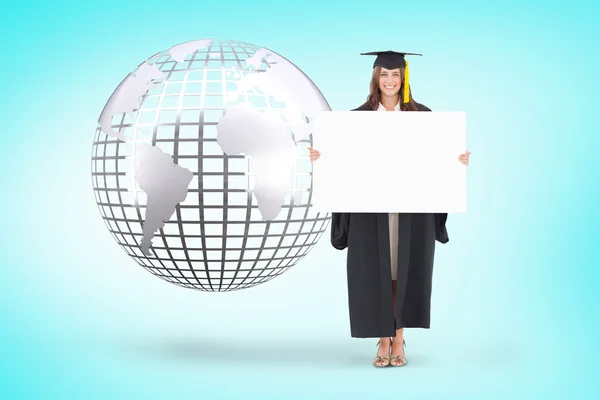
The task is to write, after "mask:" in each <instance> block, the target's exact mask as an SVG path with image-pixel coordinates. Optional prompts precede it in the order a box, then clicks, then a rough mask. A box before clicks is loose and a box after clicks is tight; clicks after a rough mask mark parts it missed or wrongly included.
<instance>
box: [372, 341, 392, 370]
mask: <svg viewBox="0 0 600 400" xmlns="http://www.w3.org/2000/svg"><path fill="white" fill-rule="evenodd" d="M380 342H381V339H380V340H378V341H377V344H376V345H375V346H377V352H379V343H380ZM391 349H392V338H391V337H390V350H391ZM382 361H383V363H382V364H379V363H380V362H382ZM373 365H374V366H375V367H377V368H383V367H387V366H388V365H390V355H389V354H388V355H387V357H386V356H380V355H376V356H375V359H374V360H373Z"/></svg>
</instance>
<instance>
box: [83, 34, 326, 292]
mask: <svg viewBox="0 0 600 400" xmlns="http://www.w3.org/2000/svg"><path fill="white" fill-rule="evenodd" d="M260 49H262V48H261V47H259V46H255V45H253V44H250V43H246V42H240V41H232V40H211V41H210V43H209V44H208V45H206V46H205V47H204V48H199V49H197V50H193V51H190V52H189V53H187V54H186V55H185V57H182V58H181V59H179V60H175V59H174V57H173V53H172V52H169V50H167V51H163V52H161V53H157V54H155V55H154V56H152V57H151V58H150V60H152V62H153V65H155V66H156V67H158V69H159V70H160V71H161V72H162V73H163V74H164V75H162V78H161V79H155V80H154V85H153V86H152V87H150V89H149V90H147V91H145V92H144V93H142V94H141V96H140V99H139V103H138V105H137V107H136V108H135V109H134V110H132V112H130V113H125V112H121V113H115V114H114V115H112V116H111V120H110V124H111V127H112V129H113V130H114V131H115V132H119V134H122V135H123V137H126V138H128V142H125V141H123V140H121V139H118V138H116V137H114V135H109V134H107V133H105V130H103V129H102V126H101V125H100V124H99V126H98V128H97V129H96V133H95V137H94V141H93V145H92V157H91V168H92V186H93V190H94V194H95V197H96V202H97V205H98V208H99V210H100V213H101V216H102V218H103V220H104V222H105V224H106V226H107V228H108V230H109V232H110V234H111V235H112V236H113V238H114V239H115V240H116V242H117V243H118V245H119V246H120V247H121V248H122V249H123V250H124V251H125V252H126V253H127V254H128V255H129V256H130V257H131V258H132V259H133V260H135V262H136V263H137V264H139V265H140V266H141V267H143V268H145V269H146V270H147V271H149V272H150V273H152V274H153V275H155V276H157V277H159V278H161V279H164V280H166V281H168V282H171V283H173V284H175V285H178V286H181V287H186V288H190V289H197V290H202V291H232V290H239V289H245V288H249V287H253V286H256V285H258V284H260V283H264V282H267V281H269V280H271V279H273V278H275V277H277V276H279V275H281V274H282V273H284V272H285V271H286V270H288V269H289V268H291V267H292V266H294V265H296V264H297V263H298V262H299V261H300V260H302V259H303V258H304V257H305V256H306V255H307V254H308V253H309V251H310V250H311V249H312V248H313V246H314V245H315V244H316V243H317V242H318V240H319V239H320V237H321V236H322V234H323V233H324V232H325V231H326V230H327V227H328V224H329V220H330V215H329V213H323V212H313V211H312V210H311V208H310V205H311V204H310V203H311V193H312V165H311V163H310V159H309V155H308V151H307V150H306V147H307V146H310V145H311V144H312V136H310V135H308V136H307V137H306V138H304V139H301V140H298V139H294V132H293V130H292V129H291V128H290V123H289V121H286V117H285V113H284V112H285V109H286V102H285V101H281V99H277V98H275V97H274V96H272V95H270V94H269V93H263V92H261V90H259V89H256V88H254V89H252V90H248V91H246V92H244V93H243V95H242V96H241V102H242V103H245V104H247V105H249V106H251V107H252V108H253V109H256V110H261V111H268V112H269V113H271V114H273V113H275V114H276V115H277V114H280V115H281V118H282V121H284V122H285V124H286V126H287V127H288V130H287V132H286V133H285V134H287V135H289V136H290V138H291V140H293V145H294V146H295V148H296V150H297V154H298V156H297V158H296V160H294V162H293V168H292V169H291V170H290V176H291V177H292V179H291V182H292V185H291V190H290V191H289V192H288V193H287V194H286V195H285V199H284V203H283V205H282V207H281V210H280V212H279V214H278V215H277V216H276V217H275V218H272V219H270V220H263V216H262V215H261V212H260V210H259V205H258V203H257V199H256V196H254V195H253V191H252V190H253V188H254V184H255V180H256V175H255V172H254V170H253V160H252V158H251V157H249V156H246V155H244V154H238V155H227V154H225V153H224V152H223V150H222V149H221V147H220V145H219V143H218V142H217V134H218V131H217V125H218V123H219V121H220V119H221V118H223V116H224V115H225V114H226V113H227V109H228V107H231V105H232V104H233V103H232V102H231V101H230V99H228V96H227V95H228V93H230V92H232V91H233V90H235V89H236V87H237V86H238V85H239V82H240V80H241V79H243V78H244V77H245V76H248V75H250V74H257V73H261V72H263V71H267V70H268V69H269V68H271V65H269V59H268V58H261V60H260V67H258V66H257V65H254V66H249V65H248V64H247V63H246V62H245V61H246V60H248V59H249V58H250V57H252V56H254V55H255V54H257V52H258V51H259V50H260ZM271 53H273V52H271ZM274 54H276V53H274ZM279 57H280V56H279ZM280 59H281V58H280ZM286 61H287V60H286ZM140 65H141V64H140ZM290 65H291V66H293V68H295V69H296V70H297V73H298V74H299V75H298V76H303V77H305V78H306V79H308V78H307V77H306V76H305V75H304V74H303V73H302V71H300V70H299V69H298V68H297V67H296V66H294V65H293V64H291V63H290ZM290 79H294V76H290ZM311 84H312V82H311ZM313 85H314V84H313ZM314 90H315V91H316V93H317V94H318V96H321V97H322V94H321V93H320V92H319V91H318V89H317V88H316V86H314ZM239 102H240V101H238V103H239ZM107 104H108V103H107ZM323 104H327V103H326V101H325V100H324V98H323ZM323 109H324V110H329V106H328V105H327V106H326V107H323ZM303 118H305V121H306V122H307V123H308V122H309V118H307V116H306V115H303ZM241 128H243V127H241ZM142 144H151V145H152V146H154V147H158V148H160V150H161V151H162V152H164V153H165V154H168V155H170V156H171V157H172V162H173V164H174V165H176V166H179V167H182V168H185V169H187V170H189V171H191V172H192V173H193V177H192V179H191V182H190V183H189V185H188V187H187V194H186V196H185V200H183V201H181V202H178V203H177V204H176V205H175V207H174V209H173V213H172V215H171V217H170V218H169V219H168V220H163V222H164V224H163V226H162V227H161V228H159V229H157V230H156V231H154V232H153V235H152V246H151V247H150V248H149V252H144V251H142V248H141V243H142V237H143V235H144V223H145V217H146V211H147V208H148V197H149V194H148V193H146V192H145V191H144V190H142V189H141V188H140V184H139V182H138V180H137V179H136V176H135V162H136V155H137V154H136V153H138V152H139V149H140V146H141V145H142ZM151 179H152V178H151Z"/></svg>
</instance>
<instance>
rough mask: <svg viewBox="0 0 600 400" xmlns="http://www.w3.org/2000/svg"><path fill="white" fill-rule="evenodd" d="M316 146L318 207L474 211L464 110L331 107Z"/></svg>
mask: <svg viewBox="0 0 600 400" xmlns="http://www.w3.org/2000/svg"><path fill="white" fill-rule="evenodd" d="M313 148H314V149H315V150H318V151H319V152H320V153H321V157H320V158H319V159H318V160H316V161H315V162H314V163H313V194H312V207H313V208H314V209H315V210H316V211H323V212H327V211H329V212H423V213H425V212H427V213H437V212H441V213H445V212H448V213H456V212H466V209H467V195H466V193H467V188H466V168H467V167H466V166H465V165H463V164H461V163H460V162H459V161H458V157H459V155H460V154H462V153H465V152H466V120H465V113H464V112H402V111H401V112H359V111H323V112H320V113H317V114H316V115H315V116H314V119H313Z"/></svg>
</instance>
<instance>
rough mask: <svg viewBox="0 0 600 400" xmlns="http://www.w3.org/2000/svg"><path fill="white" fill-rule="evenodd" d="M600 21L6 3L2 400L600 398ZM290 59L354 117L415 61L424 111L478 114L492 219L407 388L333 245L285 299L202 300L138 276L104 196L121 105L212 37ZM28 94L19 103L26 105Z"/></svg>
mask: <svg viewBox="0 0 600 400" xmlns="http://www.w3.org/2000/svg"><path fill="white" fill-rule="evenodd" d="M599 10H600V7H599V6H594V5H593V2H592V1H587V2H586V1H545V2H542V1H528V2H518V1H502V2H501V1H489V2H487V4H485V3H484V2H482V1H474V2H469V1H428V2H403V1H397V2H381V3H377V2H373V3H368V2H349V1H344V2H337V1H335V2H334V1H331V2H324V1H312V0H307V1H302V2H297V3H293V2H287V1H259V0H258V1H245V2H242V1H234V0H230V1H227V2H218V1H212V2H204V1H173V2H158V1H144V2H142V1H102V2H85V3H83V2H75V1H72V2H47V1H30V2H27V3H25V2H23V3H22V2H4V3H3V5H2V6H1V10H0V11H1V12H0V22H1V23H0V33H1V35H0V40H1V42H2V50H3V55H2V63H0V72H1V76H2V84H3V87H4V88H5V91H4V94H3V96H2V98H1V100H0V102H1V105H2V106H1V108H0V109H1V110H2V118H1V121H2V126H1V129H2V132H1V135H0V138H1V139H0V140H1V146H0V151H1V152H2V153H1V157H0V167H1V171H2V187H3V188H4V190H3V191H2V197H1V200H0V205H1V207H0V210H1V211H2V223H3V224H2V228H3V229H2V231H1V235H2V240H1V241H0V243H1V246H2V248H1V250H2V251H1V252H0V262H1V266H2V278H1V279H0V313H1V318H2V323H1V330H0V355H1V356H0V368H1V369H2V370H1V371H0V388H1V391H0V397H2V398H7V399H17V398H44V399H50V398H52V399H54V398H57V399H71V398H73V399H83V398H85V399H96V398H97V399H108V398H119V399H121V398H122V399H134V398H144V399H150V398H157V399H161V398H165V399H175V398H177V399H179V398H202V399H221V398H222V399H261V400H266V399H331V398H344V399H366V398H369V399H372V398H387V397H393V398H402V397H404V398H411V399H413V398H414V399H506V398H510V399H546V400H547V399H559V398H561V399H562V398H570V399H592V398H597V397H596V396H597V395H598V393H600V383H599V381H598V379H597V371H598V357H599V356H600V345H599V343H598V340H597V333H598V332H599V331H600V330H599V328H600V317H599V315H600V313H599V307H598V306H599V303H600V292H599V291H598V290H597V287H598V281H599V278H600V272H599V271H600V263H599V262H598V244H597V235H598V227H599V226H600V218H599V213H598V206H599V205H600V201H599V196H598V194H599V192H600V187H599V182H600V173H599V172H600V167H599V166H598V164H597V161H596V154H597V151H598V149H599V147H600V146H599V145H600V143H599V140H598V128H599V125H598V122H597V121H598V118H597V97H596V96H597V93H598V90H599V89H600V87H599V86H600V85H599V83H598V82H599V80H598V71H599V70H600V56H599V55H598V54H599V53H598V42H599V41H600V40H599V39H600V29H599V28H598V26H599V25H598V23H597V21H598V20H599V17H600V12H599ZM210 37H214V38H219V39H233V40H241V41H246V42H250V43H253V44H256V45H259V46H264V47H268V48H271V49H273V50H275V51H276V52H278V53H280V54H282V55H283V56H284V57H286V58H288V59H289V60H290V61H292V62H293V63H295V64H296V65H297V66H298V67H299V68H301V69H302V70H303V71H304V72H305V73H306V74H307V75H308V76H309V77H310V78H311V79H312V80H313V81H314V82H315V83H316V84H317V86H318V87H319V88H320V89H321V91H322V92H323V94H324V95H325V97H326V98H327V100H328V101H329V103H330V105H331V106H332V108H333V109H336V110H346V109H350V108H354V107H357V106H358V105H360V104H362V102H363V101H364V99H365V97H366V95H367V91H368V83H369V77H370V72H371V65H372V61H373V60H372V58H369V57H361V56H359V53H360V52H365V51H373V50H387V49H395V50H400V51H409V52H421V53H423V54H424V56H423V57H413V58H411V59H410V66H411V83H412V88H413V94H414V97H415V99H416V100H417V101H419V102H422V103H424V104H426V105H427V106H429V107H430V108H432V109H433V110H456V111H466V112H467V120H468V130H467V131H468V133H467V143H468V149H469V150H470V151H471V152H472V155H471V162H470V166H469V168H468V212H467V213H466V214H457V215H451V216H450V217H449V222H448V229H449V234H450V242H449V243H447V244H445V245H438V247H437V250H436V266H435V276H434V292H433V300H432V301H433V306H432V328H431V329H430V330H414V329H413V330H407V332H406V333H405V337H406V342H407V348H406V353H407V356H408V359H409V364H408V365H407V366H406V367H404V368H399V369H398V368H388V369H383V370H380V369H375V368H373V367H372V366H371V364H370V363H371V360H372V358H373V356H374V355H375V351H376V348H375V342H376V340H374V339H353V338H350V334H349V323H348V315H347V303H346V295H347V292H346V281H345V279H346V278H345V266H344V265H345V264H344V263H345V252H340V251H336V250H335V249H333V248H332V247H331V246H330V245H329V242H328V238H327V236H324V237H323V238H322V240H321V242H319V243H318V244H317V246H316V247H315V248H314V249H313V251H312V252H311V253H310V254H309V255H308V256H307V257H306V258H305V259H304V260H303V262H301V263H300V264H299V265H297V266H295V267H294V268H293V269H291V270H290V271H288V272H286V273H285V274H284V275H282V276H281V277H279V278H277V279H275V280H273V281H271V282H269V283H266V284H264V285H259V286H258V287H255V288H252V289H247V290H243V291H239V292H233V293H205V292H195V291H192V290H186V289H182V288H179V287H177V286H175V285H172V284H168V283H167V282H164V281H162V280H160V279H157V278H156V277H154V276H152V275H151V274H149V273H148V272H146V271H144V270H143V269H142V268H140V267H138V266H137V265H136V264H135V263H134V262H133V261H132V260H131V259H130V258H129V257H128V256H127V255H126V254H125V253H124V252H123V251H122V250H121V249H120V248H119V247H118V246H117V244H116V243H115V242H114V241H113V239H112V237H111V236H110V235H109V233H108V231H107V229H106V227H105V226H104V223H103V222H102V220H101V217H100V213H99V212H98V209H97V206H96V204H95V200H94V196H93V193H92V186H91V179H90V161H89V160H90V154H91V146H92V139H93V134H94V131H95V128H96V124H97V119H98V116H99V115H100V112H101V110H102V107H103V106H104V104H105V102H106V101H107V99H108V97H109V96H110V94H111V93H112V91H113V90H114V89H115V87H116V86H117V85H118V84H119V82H121V80H122V79H123V78H124V77H125V76H126V74H127V73H128V72H129V71H130V70H132V69H133V68H135V67H136V66H137V65H138V64H139V63H140V62H141V61H143V60H144V59H146V58H147V57H149V56H150V55H152V54H154V53H156V52H157V51H162V50H165V49H167V48H168V47H170V46H172V45H174V44H177V43H181V42H184V41H188V40H193V39H200V38H210ZM6 89H7V90H6Z"/></svg>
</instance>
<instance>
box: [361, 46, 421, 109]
mask: <svg viewBox="0 0 600 400" xmlns="http://www.w3.org/2000/svg"><path fill="white" fill-rule="evenodd" d="M360 55H362V56H377V58H375V62H374V63H373V68H375V67H383V68H386V69H396V68H404V103H408V100H409V99H408V94H409V83H408V61H406V59H405V58H404V56H406V55H411V56H422V54H418V53H400V52H397V51H392V50H387V51H372V52H369V53H360Z"/></svg>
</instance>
